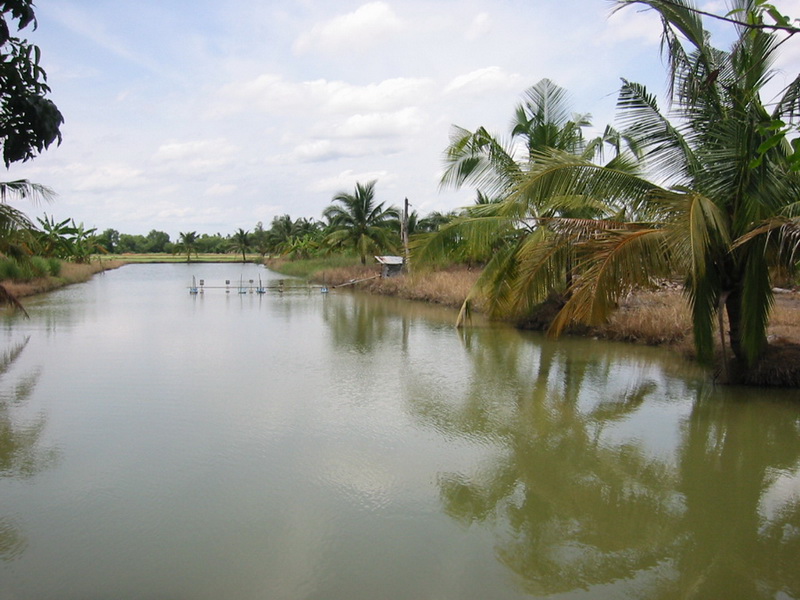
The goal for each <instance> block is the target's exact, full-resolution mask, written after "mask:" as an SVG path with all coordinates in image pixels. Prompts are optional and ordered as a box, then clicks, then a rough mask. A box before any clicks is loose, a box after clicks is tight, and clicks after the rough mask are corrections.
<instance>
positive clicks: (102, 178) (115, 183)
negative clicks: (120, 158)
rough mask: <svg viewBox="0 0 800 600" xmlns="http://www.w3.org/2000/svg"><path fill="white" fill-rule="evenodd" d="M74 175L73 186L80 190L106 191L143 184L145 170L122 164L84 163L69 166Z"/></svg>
mask: <svg viewBox="0 0 800 600" xmlns="http://www.w3.org/2000/svg"><path fill="white" fill-rule="evenodd" d="M67 170H68V171H70V172H71V173H72V176H73V177H74V185H73V188H74V189H75V190H77V191H79V192H93V193H96V192H105V191H109V190H119V189H122V188H127V189H129V188H132V187H137V186H138V185H141V184H142V182H143V177H142V175H143V172H142V171H141V170H140V169H136V168H133V167H129V166H127V165H122V164H107V165H91V166H90V165H82V164H73V165H70V166H69V167H68V168H67Z"/></svg>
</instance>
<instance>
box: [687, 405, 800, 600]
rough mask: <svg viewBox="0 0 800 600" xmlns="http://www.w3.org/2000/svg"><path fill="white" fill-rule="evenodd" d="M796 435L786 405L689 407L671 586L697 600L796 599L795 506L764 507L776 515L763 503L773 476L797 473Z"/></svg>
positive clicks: (799, 508) (799, 538) (799, 444)
mask: <svg viewBox="0 0 800 600" xmlns="http://www.w3.org/2000/svg"><path fill="white" fill-rule="evenodd" d="M765 409H767V410H765ZM798 434H800V428H798V420H797V410H796V408H795V407H792V406H763V405H762V406H759V405H757V404H753V403H735V402H720V401H719V400H718V399H712V398H702V397H701V398H699V399H698V400H697V401H696V402H695V404H694V407H693V410H692V414H691V416H690V418H689V420H688V422H687V423H686V428H685V431H684V444H683V448H682V449H681V459H682V460H681V462H680V471H681V485H680V488H679V489H680V491H681V492H682V493H683V495H684V496H685V498H686V513H685V517H684V523H683V529H684V531H685V539H684V541H683V544H682V552H681V554H680V561H679V563H678V567H679V569H680V579H679V581H677V582H676V586H679V587H680V588H681V589H691V590H693V592H694V594H695V597H697V598H710V597H717V598H764V599H767V598H775V597H778V596H779V595H780V592H783V593H784V594H788V595H789V596H791V597H793V598H797V597H799V596H800V575H798V571H797V560H798V557H800V528H798V527H797V525H798V523H800V502H798V500H797V498H796V497H795V498H794V499H792V500H790V501H789V502H786V503H784V504H782V505H779V506H776V507H771V508H770V510H771V511H773V510H774V513H775V514H769V513H765V512H764V505H763V504H762V499H763V498H764V496H765V491H766V489H767V488H768V487H769V486H770V485H771V484H772V483H774V482H775V480H776V479H777V477H778V476H779V475H780V474H782V473H790V472H792V471H795V473H796V472H797V471H796V470H797V468H798V458H800V435H798Z"/></svg>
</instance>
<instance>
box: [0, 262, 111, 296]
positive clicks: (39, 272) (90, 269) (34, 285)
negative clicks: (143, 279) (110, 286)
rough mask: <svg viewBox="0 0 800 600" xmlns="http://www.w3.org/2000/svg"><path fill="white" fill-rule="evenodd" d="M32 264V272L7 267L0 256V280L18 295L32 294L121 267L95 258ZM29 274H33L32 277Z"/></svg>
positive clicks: (82, 280)
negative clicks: (84, 260) (80, 261)
mask: <svg viewBox="0 0 800 600" xmlns="http://www.w3.org/2000/svg"><path fill="white" fill-rule="evenodd" d="M29 262H30V263H31V264H32V265H38V266H35V267H34V266H31V267H30V269H31V270H32V271H31V272H30V273H29V272H26V271H25V270H24V269H22V270H21V271H20V270H19V268H18V266H17V267H14V266H10V267H9V266H8V265H7V264H6V261H5V259H0V283H2V285H3V287H4V288H5V290H6V291H7V292H8V293H10V294H12V295H13V296H14V297H16V298H23V297H25V296H32V295H34V294H41V293H43V292H49V291H51V290H54V289H58V288H60V287H63V286H65V285H70V284H72V283H82V282H84V281H88V280H89V279H90V278H91V277H92V275H94V274H95V273H99V272H101V271H106V270H109V269H116V268H118V267H121V266H122V265H123V264H125V263H123V262H121V261H103V262H100V261H95V262H91V263H81V264H76V263H71V262H62V261H60V260H57V259H39V260H31V261H29ZM15 273H16V274H17V275H18V276H16V277H14V276H9V274H11V275H14V274H15ZM29 275H30V276H29Z"/></svg>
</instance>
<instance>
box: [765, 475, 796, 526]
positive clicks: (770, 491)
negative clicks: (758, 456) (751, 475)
mask: <svg viewBox="0 0 800 600" xmlns="http://www.w3.org/2000/svg"><path fill="white" fill-rule="evenodd" d="M765 479H766V480H767V481H768V482H770V483H769V485H767V486H766V488H765V489H764V491H763V492H762V493H761V500H760V501H759V507H758V513H759V515H760V516H761V518H762V519H764V520H765V521H774V520H775V519H777V518H778V517H780V516H781V515H782V513H783V512H784V511H786V510H787V508H789V507H791V506H792V505H793V504H800V464H798V465H796V466H795V468H794V469H791V470H776V469H767V474H766V477H765ZM795 535H800V531H797V532H795Z"/></svg>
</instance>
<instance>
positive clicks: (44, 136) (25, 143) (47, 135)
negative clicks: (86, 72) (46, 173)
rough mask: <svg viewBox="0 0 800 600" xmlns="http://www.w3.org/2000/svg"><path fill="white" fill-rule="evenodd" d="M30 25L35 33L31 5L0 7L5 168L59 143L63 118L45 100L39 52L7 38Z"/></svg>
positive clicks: (0, 134) (20, 0) (13, 0)
mask: <svg viewBox="0 0 800 600" xmlns="http://www.w3.org/2000/svg"><path fill="white" fill-rule="evenodd" d="M31 24H32V25H33V27H34V28H35V27H36V18H35V15H34V11H33V2H32V1H31V0H4V1H2V2H0V144H2V148H3V161H4V163H5V165H6V167H8V166H9V165H11V163H13V162H17V161H26V160H29V159H31V158H33V157H34V156H36V155H37V154H39V153H41V152H42V151H44V150H45V149H47V148H48V147H49V146H50V145H51V144H52V143H53V142H58V143H60V142H61V131H60V127H61V125H62V123H63V122H64V117H63V116H62V115H61V112H60V111H59V110H58V107H56V105H55V103H53V101H52V100H50V99H49V98H48V97H47V96H48V94H49V93H50V87H49V86H48V85H47V74H46V73H45V71H44V69H43V68H42V67H41V65H40V59H41V51H40V50H39V48H38V47H37V46H35V45H33V44H31V43H29V42H28V41H27V40H25V39H22V38H20V37H16V36H15V35H13V34H12V30H14V29H16V31H17V32H19V31H21V30H23V29H25V28H26V27H28V25H31Z"/></svg>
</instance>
